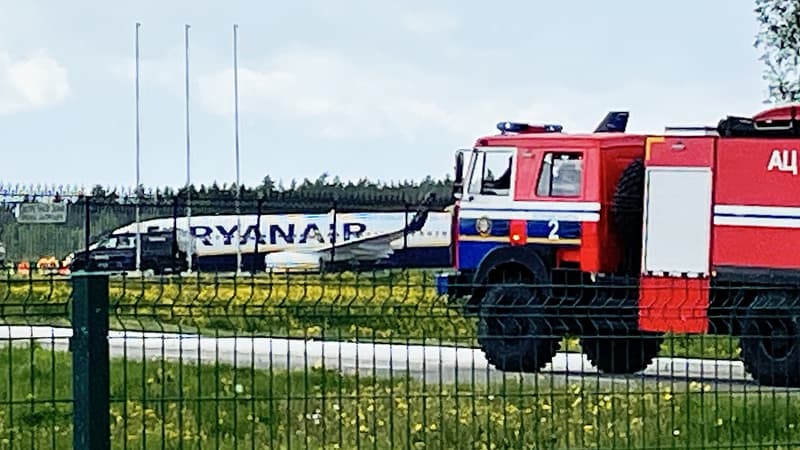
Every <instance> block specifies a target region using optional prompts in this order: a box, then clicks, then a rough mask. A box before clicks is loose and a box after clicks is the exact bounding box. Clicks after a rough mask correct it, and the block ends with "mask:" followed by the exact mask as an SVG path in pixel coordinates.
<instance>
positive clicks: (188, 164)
mask: <svg viewBox="0 0 800 450" xmlns="http://www.w3.org/2000/svg"><path fill="white" fill-rule="evenodd" d="M184 41H185V42H184V43H185V47H186V48H185V53H186V55H185V73H186V229H187V231H188V232H189V239H190V240H191V239H194V236H193V235H192V190H191V182H192V178H191V171H190V169H191V145H190V142H189V25H188V24H187V25H186V26H185V28H184ZM190 244H191V242H190ZM191 249H192V246H191V245H189V250H190V251H188V252H186V262H187V268H186V270H187V271H188V272H189V273H191V272H192V252H191Z"/></svg>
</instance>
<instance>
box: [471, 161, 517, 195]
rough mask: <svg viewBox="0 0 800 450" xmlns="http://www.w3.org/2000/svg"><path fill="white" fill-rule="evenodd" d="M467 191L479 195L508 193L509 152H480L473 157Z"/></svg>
mask: <svg viewBox="0 0 800 450" xmlns="http://www.w3.org/2000/svg"><path fill="white" fill-rule="evenodd" d="M475 158H476V159H475V164H474V165H473V169H472V174H471V176H470V183H469V192H470V193H473V194H481V195H502V196H506V195H509V192H510V188H511V167H512V161H513V156H512V154H511V152H480V153H478V154H477V155H476V157H475Z"/></svg>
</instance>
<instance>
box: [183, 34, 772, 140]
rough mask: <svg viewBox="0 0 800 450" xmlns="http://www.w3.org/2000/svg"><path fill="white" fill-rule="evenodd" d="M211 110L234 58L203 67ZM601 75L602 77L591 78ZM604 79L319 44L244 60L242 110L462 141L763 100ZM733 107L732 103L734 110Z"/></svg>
mask: <svg viewBox="0 0 800 450" xmlns="http://www.w3.org/2000/svg"><path fill="white" fill-rule="evenodd" d="M197 83H198V89H197V91H198V96H199V99H200V102H201V105H202V107H203V108H204V109H206V110H207V111H209V112H211V113H213V114H219V115H231V114H233V106H234V101H233V72H232V68H227V69H223V70H217V71H213V72H207V73H204V74H202V75H200V76H198V80H197ZM593 84H596V83H593ZM600 84H601V85H603V88H602V89H596V88H592V89H590V88H589V87H588V86H562V85H559V84H553V83H552V82H550V83H548V82H544V81H541V80H539V81H537V79H536V78H535V76H534V77H531V78H530V79H512V80H509V81H508V83H507V84H503V85H500V86H498V84H497V83H487V82H486V80H485V79H484V78H483V76H482V74H481V72H475V73H470V71H466V72H465V71H463V70H459V69H454V70H452V71H451V72H450V73H445V72H442V73H436V72H430V71H422V70H420V69H417V67H415V66H413V65H410V64H404V63H400V62H397V61H394V60H391V59H388V58H385V57H383V56H380V55H374V54H369V55H365V54H363V53H362V54H360V55H357V56H355V57H350V58H348V57H346V56H345V55H343V54H339V53H335V52H330V51H320V50H310V49H303V50H293V51H287V52H284V53H281V54H279V55H277V56H275V57H273V58H272V59H270V60H268V61H267V62H266V63H265V64H264V65H262V66H250V65H247V66H244V67H242V66H240V68H239V102H240V104H239V107H240V112H242V113H258V114H266V115H269V116H270V117H272V118H277V119H281V120H312V121H313V122H314V124H315V125H314V127H313V128H314V130H315V132H317V133H319V134H321V135H323V136H324V137H328V138H349V137H356V136H369V137H375V136H377V137H392V138H402V139H407V140H413V139H416V138H417V137H419V136H423V135H424V136H426V137H429V136H431V135H432V133H433V134H437V135H446V136H447V138H448V139H452V140H453V141H458V142H466V143H467V144H468V143H469V142H471V141H472V139H473V138H474V137H475V136H478V135H481V134H485V133H494V132H495V131H496V130H495V128H494V126H495V124H496V123H497V122H499V121H505V120H517V121H529V122H556V123H562V124H564V126H565V128H566V130H567V131H569V132H580V131H591V130H592V129H593V128H594V127H595V126H596V125H597V123H598V122H599V121H600V120H601V119H602V118H603V116H604V115H605V114H606V112H607V111H609V110H612V109H619V108H622V109H625V110H629V111H631V115H632V116H631V126H632V128H634V129H636V130H637V131H638V130H641V131H647V132H660V131H663V127H664V126H665V125H670V124H675V123H684V124H685V123H690V124H691V123H703V124H705V123H711V124H715V123H716V122H717V120H718V119H719V118H721V117H722V116H724V115H725V114H748V113H750V111H752V112H751V113H755V112H756V111H757V110H758V107H759V105H758V100H757V99H755V98H754V95H740V96H737V97H736V98H732V97H731V96H730V92H732V91H733V92H735V91H737V90H738V91H744V90H745V88H746V86H740V85H736V84H731V85H725V84H721V85H700V84H697V85H674V84H669V83H665V82H664V81H663V80H657V79H654V80H648V81H643V80H635V79H630V80H628V79H616V78H615V79H613V80H612V79H609V80H607V83H606V82H603V83H600ZM734 110H735V111H734Z"/></svg>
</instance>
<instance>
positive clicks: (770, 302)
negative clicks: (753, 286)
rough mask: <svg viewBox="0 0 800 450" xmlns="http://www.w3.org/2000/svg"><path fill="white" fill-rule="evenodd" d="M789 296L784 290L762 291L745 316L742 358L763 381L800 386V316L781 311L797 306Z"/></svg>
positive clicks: (742, 333)
mask: <svg viewBox="0 0 800 450" xmlns="http://www.w3.org/2000/svg"><path fill="white" fill-rule="evenodd" d="M790 299H791V297H790V296H789V295H788V294H787V293H782V292H769V293H765V294H761V295H759V296H758V297H756V299H755V300H754V301H753V303H752V304H751V305H750V307H749V309H748V311H747V314H746V316H745V318H744V319H743V320H742V331H741V336H740V340H739V342H740V346H741V350H742V356H741V357H742V362H743V363H744V368H745V370H746V371H747V372H748V373H750V374H751V375H752V377H753V379H754V380H756V381H757V382H758V383H759V384H761V385H765V386H779V387H800V323H798V320H800V319H798V318H797V317H787V316H786V315H785V313H782V311H781V309H783V308H792V309H794V308H796V306H797V305H796V302H793V301H791V300H790ZM793 303H794V304H793ZM782 315H783V317H781V316H782Z"/></svg>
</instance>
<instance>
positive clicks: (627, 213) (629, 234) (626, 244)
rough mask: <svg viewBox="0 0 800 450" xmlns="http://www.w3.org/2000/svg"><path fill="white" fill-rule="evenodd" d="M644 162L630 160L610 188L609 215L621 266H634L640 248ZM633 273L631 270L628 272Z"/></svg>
mask: <svg viewBox="0 0 800 450" xmlns="http://www.w3.org/2000/svg"><path fill="white" fill-rule="evenodd" d="M644 172H645V168H644V162H643V161H642V160H641V159H635V160H633V161H632V162H631V163H630V164H629V165H628V167H626V168H625V170H624V171H623V172H622V175H620V177H619V181H617V186H616V188H615V189H614V197H613V200H612V202H613V204H612V206H611V215H612V218H613V221H614V226H615V227H616V229H617V234H618V236H619V239H620V241H621V243H622V247H623V252H624V254H625V258H624V259H623V264H624V265H626V266H627V265H631V268H632V267H636V265H637V264H638V262H639V252H640V248H641V245H642V215H643V204H644ZM632 270H633V269H632Z"/></svg>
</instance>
